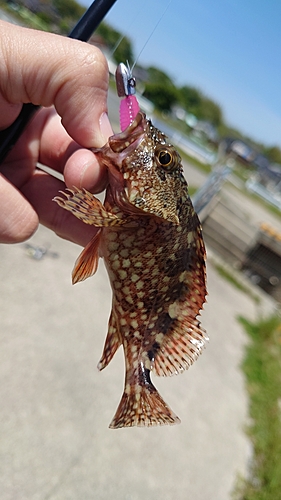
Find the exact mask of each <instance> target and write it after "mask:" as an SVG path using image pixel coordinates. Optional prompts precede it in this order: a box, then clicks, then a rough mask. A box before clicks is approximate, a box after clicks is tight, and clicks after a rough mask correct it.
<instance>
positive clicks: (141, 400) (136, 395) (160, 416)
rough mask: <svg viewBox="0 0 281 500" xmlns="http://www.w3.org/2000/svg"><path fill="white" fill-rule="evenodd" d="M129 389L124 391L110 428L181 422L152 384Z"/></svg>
mask: <svg viewBox="0 0 281 500" xmlns="http://www.w3.org/2000/svg"><path fill="white" fill-rule="evenodd" d="M128 389H129V390H127V388H126V389H125V391H124V393H123V396H122V398H121V401H120V403H119V406H118V409H117V411H116V413H115V416H114V418H113V420H112V422H111V424H110V426H109V427H110V429H118V428H120V427H133V426H135V425H137V426H140V427H144V426H152V425H168V424H169V425H172V424H179V423H180V419H179V418H178V417H177V416H176V415H175V413H174V412H173V411H172V410H171V409H170V408H169V406H168V405H166V403H165V401H164V400H163V399H162V397H161V396H160V394H159V393H158V391H157V389H156V388H155V387H154V386H153V385H152V384H149V385H144V386H142V385H134V386H131V387H130V386H129V387H128Z"/></svg>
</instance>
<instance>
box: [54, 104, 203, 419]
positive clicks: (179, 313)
mask: <svg viewBox="0 0 281 500" xmlns="http://www.w3.org/2000/svg"><path fill="white" fill-rule="evenodd" d="M94 152H95V154H96V155H97V157H98V159H99V162H100V163H101V164H102V165H106V166H107V167H108V170H109V186H108V188H107V193H106V199H105V203H104V205H102V204H101V202H100V201H99V200H97V198H95V197H94V196H93V195H92V194H91V193H89V192H87V191H86V190H79V189H76V188H75V189H73V190H72V191H69V193H67V194H66V195H65V196H66V197H65V198H60V197H57V198H56V199H55V201H57V203H58V204H59V205H60V206H62V207H63V208H65V209H67V210H70V211H71V212H72V213H73V214H74V215H75V216H76V217H78V218H80V219H82V220H83V221H84V222H86V223H88V224H93V225H95V226H98V227H99V228H100V229H99V231H98V233H97V235H96V236H95V237H94V239H93V240H92V241H91V242H90V243H89V244H88V245H87V246H86V247H85V249H84V250H83V252H82V253H81V255H80V256H79V258H78V260H77V262H76V264H75V267H74V270H73V282H77V281H81V280H83V279H85V278H87V277H88V276H90V275H92V274H93V273H94V272H95V271H96V268H97V263H98V258H99V255H101V256H102V257H103V258H104V261H105V264H106V268H107V271H108V275H109V279H110V283H111V287H112V291H113V301H112V311H111V316H110V320H109V328H108V334H107V338H106V342H105V346H104V351H103V354H102V358H101V360H100V362H99V365H98V367H99V369H100V370H102V369H103V368H105V366H107V364H108V363H109V362H110V360H111V359H112V357H113V356H114V354H115V352H116V350H117V349H118V347H119V346H120V345H121V344H122V345H123V349H124V355H125V365H126V379H125V388H124V393H123V396H122V398H121V401H120V404H119V407H118V409H117V412H116V414H115V416H114V418H113V420H112V422H111V424H110V427H111V428H118V427H128V426H134V425H138V426H151V425H159V424H160V425H161V424H174V423H178V422H179V419H178V417H177V416H176V415H175V414H174V413H173V412H172V410H171V409H170V408H169V407H168V406H167V404H166V403H165V402H164V400H163V399H162V397H161V396H160V395H159V393H158V392H157V390H156V388H155V387H154V385H153V384H152V382H151V379H150V372H151V371H153V372H154V373H155V374H157V375H165V376H166V375H173V374H177V373H180V372H182V371H183V370H185V369H187V368H188V367H189V366H190V365H191V364H192V363H193V362H194V361H195V360H196V359H197V357H198V355H199V354H200V353H201V351H202V349H203V348H204V346H205V342H206V340H207V337H206V335H205V332H204V330H203V329H201V326H200V323H199V321H198V319H197V317H198V315H199V313H200V310H201V309H202V307H203V304H204V302H205V296H206V272H205V246H204V242H203V238H202V232H201V226H200V222H199V219H198V217H197V215H196V213H195V211H194V209H193V206H192V203H191V200H190V198H189V195H188V187H187V183H186V181H185V179H184V177H183V169H182V165H181V159H180V156H179V154H178V153H177V151H176V150H175V149H174V147H173V146H171V145H170V144H168V143H167V139H166V136H165V135H164V134H163V133H162V132H160V131H159V130H158V129H156V128H155V127H153V125H152V124H151V122H150V121H149V120H147V119H146V117H145V115H144V114H143V113H141V112H140V113H138V115H137V117H136V119H135V121H134V122H133V123H132V124H131V125H130V126H129V127H128V129H126V131H124V132H123V133H121V134H117V135H114V136H112V137H111V138H110V139H109V142H108V143H107V145H105V146H104V147H103V148H101V149H99V150H94Z"/></svg>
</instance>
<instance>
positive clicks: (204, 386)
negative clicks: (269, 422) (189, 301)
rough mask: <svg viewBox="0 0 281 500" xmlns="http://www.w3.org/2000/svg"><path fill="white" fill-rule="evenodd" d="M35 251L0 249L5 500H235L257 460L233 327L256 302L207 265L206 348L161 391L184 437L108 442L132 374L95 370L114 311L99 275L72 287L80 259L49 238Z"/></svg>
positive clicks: (159, 431) (168, 433)
mask: <svg viewBox="0 0 281 500" xmlns="http://www.w3.org/2000/svg"><path fill="white" fill-rule="evenodd" d="M29 243H30V244H32V245H35V246H40V247H45V248H48V252H47V253H46V255H45V256H44V257H43V258H42V259H41V260H34V259H32V258H30V257H29V255H28V249H27V248H26V246H25V244H19V245H14V246H11V245H10V246H8V245H7V246H5V245H2V246H0V273H1V284H0V318H1V328H0V346H1V347H0V401H1V406H0V491H1V500H81V499H82V500H92V499H94V500H111V499H112V500H113V499H114V500H143V498H144V497H146V498H154V499H156V500H160V499H161V500H170V499H171V500H172V499H174V498H177V499H178V500H186V499H189V498H190V499H192V500H211V499H214V500H227V499H230V492H231V490H232V488H233V486H234V484H235V480H236V477H237V474H238V473H243V472H244V471H245V468H246V464H247V459H248V456H249V444H248V442H247V439H246V437H245V435H244V432H243V428H244V426H245V424H246V421H247V399H246V395H245V391H244V384H243V378H242V375H241V371H240V369H239V365H240V363H241V359H242V356H243V349H244V346H245V342H246V339H245V336H244V333H243V331H242V329H241V327H240V326H239V324H238V323H237V321H236V316H237V314H243V315H246V316H247V317H250V318H253V317H255V315H256V314H257V311H256V306H255V305H254V302H253V301H252V299H250V298H248V297H247V296H245V295H244V294H241V292H238V291H237V290H236V289H234V288H233V287H232V286H231V285H230V284H229V283H227V282H226V281H224V280H222V279H221V278H220V277H219V276H218V275H217V274H216V272H215V270H214V269H213V268H212V266H211V265H209V269H208V277H209V286H208V288H209V298H208V305H207V306H206V309H205V311H204V314H203V324H204V326H205V327H206V329H207V330H208V334H209V336H210V343H209V344H208V347H207V349H206V350H205V351H204V353H203V355H202V356H201V357H200V359H199V360H198V361H197V362H196V363H195V365H194V366H193V367H191V369H190V370H189V371H188V372H186V373H184V374H182V375H180V376H178V377H172V378H165V379H164V378H161V379H160V378H157V379H156V381H155V383H156V386H157V387H158V388H159V390H160V392H161V394H162V395H163V397H164V399H165V400H166V401H167V402H168V403H169V404H170V405H171V407H172V408H173V409H174V411H175V412H176V413H177V414H178V415H179V416H180V417H181V419H182V423H181V425H179V426H174V427H161V428H151V429H136V428H134V429H121V430H110V429H108V424H109V422H110V420H111V418H112V416H113V414H114V412H115V409H116V407H117V404H118V402H119V399H120V396H121V393H122V387H123V377H124V368H123V365H124V363H123V354H122V350H121V349H120V352H118V353H117V354H116V357H115V358H114V360H113V361H112V362H111V364H110V365H109V366H108V367H107V369H106V370H105V371H104V372H102V373H99V372H98V371H97V369H96V364H97V362H98V360H99V356H100V354H101V351H102V347H103V342H104V339H105V334H106V325H107V319H108V315H109V311H110V301H111V292H110V289H109V285H108V280H107V276H106V274H105V271H104V269H103V263H102V262H100V268H99V271H98V274H97V275H96V276H95V277H93V278H91V279H90V280H88V281H86V282H84V283H81V284H78V285H76V286H75V287H72V286H71V284H70V272H71V268H72V265H73V262H74V260H75V258H76V257H77V255H78V253H79V250H80V249H79V248H78V247H77V246H75V245H73V244H71V243H68V242H65V241H63V240H60V239H59V238H57V237H56V236H55V235H53V234H52V233H51V232H49V231H48V230H47V229H45V228H42V227H41V228H40V230H39V231H38V232H37V233H36V235H35V236H34V237H33V238H32V240H30V242H29ZM259 312H260V308H259Z"/></svg>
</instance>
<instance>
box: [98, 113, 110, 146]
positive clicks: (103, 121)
mask: <svg viewBox="0 0 281 500" xmlns="http://www.w3.org/2000/svg"><path fill="white" fill-rule="evenodd" d="M99 124H100V131H101V134H102V135H103V137H104V143H106V142H107V139H108V138H109V137H110V136H111V135H112V134H113V132H112V128H111V125H110V121H109V118H108V115H107V113H103V114H102V115H101V117H100V119H99Z"/></svg>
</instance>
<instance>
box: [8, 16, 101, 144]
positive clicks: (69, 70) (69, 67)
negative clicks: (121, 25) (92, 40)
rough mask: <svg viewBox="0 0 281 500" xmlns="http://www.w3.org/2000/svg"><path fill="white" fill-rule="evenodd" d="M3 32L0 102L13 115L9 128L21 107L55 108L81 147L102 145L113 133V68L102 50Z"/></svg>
mask: <svg viewBox="0 0 281 500" xmlns="http://www.w3.org/2000/svg"><path fill="white" fill-rule="evenodd" d="M0 31H1V38H0V60H1V61H2V63H1V65H0V103H2V104H3V103H5V106H4V109H5V111H7V113H8V116H9V112H10V116H11V121H10V123H12V121H13V120H14V118H15V116H14V115H15V110H19V109H20V104H22V103H26V102H32V103H33V104H39V105H42V106H45V107H47V106H51V105H54V106H55V108H56V110H57V113H58V114H59V115H60V116H61V118H62V124H63V126H64V127H65V129H66V130H67V132H68V133H69V135H70V136H71V137H72V138H73V139H74V140H75V141H76V142H78V143H79V144H81V145H82V146H84V147H99V146H102V145H103V144H104V142H105V141H106V139H107V133H108V130H109V127H108V119H107V116H106V112H107V89H108V67H107V62H106V59H105V58H104V56H103V54H102V53H101V52H100V50H99V49H97V48H96V47H94V46H92V45H89V44H87V43H85V42H80V41H78V40H73V39H70V38H64V37H62V36H59V35H53V34H51V33H43V32H39V31H35V30H30V29H27V28H22V27H19V26H14V25H10V24H9V23H6V22H3V21H0ZM7 113H6V114H5V124H6V123H7ZM0 127H1V118H0Z"/></svg>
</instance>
